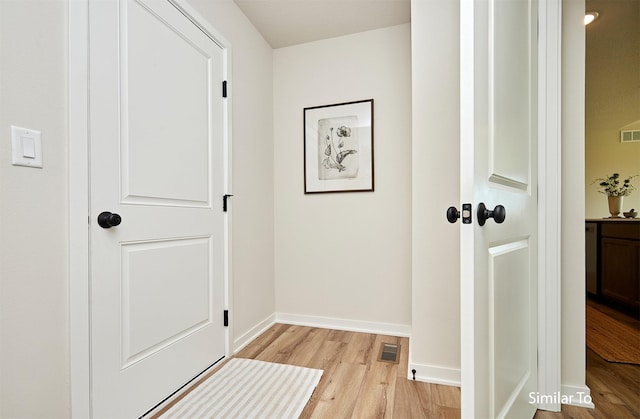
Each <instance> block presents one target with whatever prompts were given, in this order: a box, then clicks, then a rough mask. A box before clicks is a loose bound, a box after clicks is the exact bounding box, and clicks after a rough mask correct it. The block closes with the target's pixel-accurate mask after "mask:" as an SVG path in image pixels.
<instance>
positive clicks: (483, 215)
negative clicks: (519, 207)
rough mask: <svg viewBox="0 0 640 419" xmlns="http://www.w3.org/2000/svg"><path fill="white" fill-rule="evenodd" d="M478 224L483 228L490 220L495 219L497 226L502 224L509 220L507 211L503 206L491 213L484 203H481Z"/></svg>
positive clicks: (498, 206)
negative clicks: (506, 219)
mask: <svg viewBox="0 0 640 419" xmlns="http://www.w3.org/2000/svg"><path fill="white" fill-rule="evenodd" d="M477 214H478V224H480V225H481V226H483V225H484V224H485V223H486V222H487V220H488V219H489V218H493V221H495V222H496V223H497V224H502V223H503V222H504V220H505V218H507V210H505V209H504V207H503V206H502V205H496V207H495V208H494V209H493V211H491V210H490V209H487V207H486V206H485V205H484V202H481V203H480V204H479V205H478V213H477Z"/></svg>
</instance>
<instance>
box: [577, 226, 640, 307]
mask: <svg viewBox="0 0 640 419" xmlns="http://www.w3.org/2000/svg"><path fill="white" fill-rule="evenodd" d="M586 226H587V227H586V262H587V269H586V271H587V290H588V291H589V292H590V293H592V294H596V295H597V296H598V297H602V298H603V299H604V300H605V301H609V302H611V303H614V304H617V305H622V306H624V307H626V308H629V309H632V310H634V311H636V312H637V311H638V310H640V220H598V221H594V220H589V221H588V222H587V224H586ZM594 271H595V272H597V278H596V281H595V284H594V279H593V274H594Z"/></svg>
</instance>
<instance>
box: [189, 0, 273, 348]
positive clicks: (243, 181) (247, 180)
mask: <svg viewBox="0 0 640 419" xmlns="http://www.w3.org/2000/svg"><path fill="white" fill-rule="evenodd" d="M189 3H190V4H191V5H192V6H193V7H194V8H195V9H197V10H198V12H199V13H201V14H202V16H203V17H204V18H206V19H207V20H208V21H209V22H210V23H211V25H212V26H213V27H214V28H215V29H216V30H217V31H218V32H220V34H222V36H224V37H225V38H226V39H227V41H229V42H230V43H231V46H232V54H233V56H232V80H231V84H230V90H229V93H230V95H231V97H232V104H233V105H232V106H233V109H232V112H233V126H232V129H233V134H232V135H233V144H232V147H233V162H232V166H233V167H232V176H233V188H232V192H230V193H232V194H233V195H234V196H233V198H231V201H230V202H231V205H232V210H233V223H232V224H233V235H232V252H233V255H232V256H233V261H232V271H233V276H232V278H233V284H232V293H233V300H232V304H233V305H232V308H231V319H230V321H231V328H232V336H231V342H232V350H235V349H237V348H238V346H240V345H242V344H243V343H246V340H247V339H250V338H251V337H253V335H254V334H255V333H256V332H258V331H259V330H258V329H256V326H257V325H259V324H260V323H261V322H263V321H264V320H265V319H268V318H270V317H272V315H273V313H274V310H275V303H274V299H275V291H274V253H273V241H274V232H273V231H274V230H273V216H274V215H273V202H274V188H273V155H274V150H273V61H272V49H271V47H270V46H269V45H268V44H267V42H266V41H265V40H264V39H263V38H262V36H261V35H260V34H259V33H258V31H257V30H256V29H255V27H254V26H253V25H252V24H251V23H250V22H249V20H248V19H247V18H246V16H245V15H244V14H243V13H242V12H241V11H240V9H239V8H238V6H236V4H235V3H234V2H233V1H232V0H216V1H210V0H189Z"/></svg>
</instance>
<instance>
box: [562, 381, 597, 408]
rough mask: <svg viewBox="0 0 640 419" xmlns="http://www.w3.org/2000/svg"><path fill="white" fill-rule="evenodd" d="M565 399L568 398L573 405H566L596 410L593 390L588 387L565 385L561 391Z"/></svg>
mask: <svg viewBox="0 0 640 419" xmlns="http://www.w3.org/2000/svg"><path fill="white" fill-rule="evenodd" d="M560 394H561V395H562V397H563V398H565V397H566V398H568V399H569V400H571V403H566V404H568V405H570V406H578V407H586V408H588V409H594V408H595V406H594V404H593V402H592V401H591V389H589V387H587V386H565V385H563V386H562V388H561V391H560Z"/></svg>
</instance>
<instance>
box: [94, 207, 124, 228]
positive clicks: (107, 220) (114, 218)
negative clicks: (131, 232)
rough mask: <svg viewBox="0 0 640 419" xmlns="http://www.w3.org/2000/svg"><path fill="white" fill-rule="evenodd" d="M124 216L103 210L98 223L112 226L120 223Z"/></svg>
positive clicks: (104, 226)
mask: <svg viewBox="0 0 640 419" xmlns="http://www.w3.org/2000/svg"><path fill="white" fill-rule="evenodd" d="M121 222H122V218H121V217H120V216H119V215H118V214H112V213H110V212H109V211H105V212H101V213H100V215H98V224H99V225H100V227H102V228H111V227H115V226H118V225H120V223H121Z"/></svg>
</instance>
